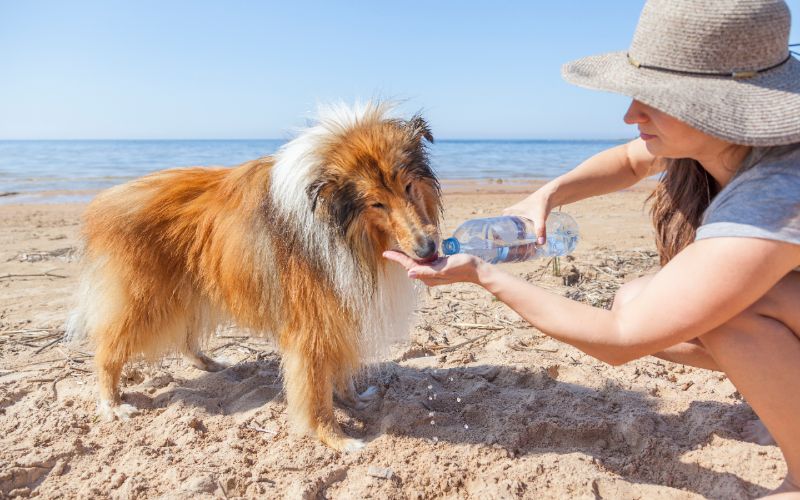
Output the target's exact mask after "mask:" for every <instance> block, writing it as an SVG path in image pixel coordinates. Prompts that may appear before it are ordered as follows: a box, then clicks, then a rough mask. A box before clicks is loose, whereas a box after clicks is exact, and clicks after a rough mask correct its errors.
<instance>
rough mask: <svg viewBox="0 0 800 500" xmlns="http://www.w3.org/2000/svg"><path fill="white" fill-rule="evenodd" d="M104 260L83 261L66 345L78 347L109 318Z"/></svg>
mask: <svg viewBox="0 0 800 500" xmlns="http://www.w3.org/2000/svg"><path fill="white" fill-rule="evenodd" d="M107 271H108V269H107V266H106V261H105V259H95V260H89V259H88V258H87V257H86V256H85V255H84V256H82V259H81V271H80V278H79V281H78V289H77V293H76V294H75V296H74V305H73V308H72V310H71V311H70V313H69V316H68V317H67V320H66V323H65V325H64V343H66V344H71V345H78V344H81V343H83V342H84V341H85V340H87V339H91V338H92V337H93V335H94V333H95V331H94V330H95V329H96V327H97V325H98V324H99V322H100V320H101V319H102V318H103V317H104V316H106V315H108V313H110V311H108V302H109V299H110V297H109V295H110V293H109V292H110V290H109V288H110V287H109V283H108V281H109V279H111V280H113V277H111V276H108V275H107Z"/></svg>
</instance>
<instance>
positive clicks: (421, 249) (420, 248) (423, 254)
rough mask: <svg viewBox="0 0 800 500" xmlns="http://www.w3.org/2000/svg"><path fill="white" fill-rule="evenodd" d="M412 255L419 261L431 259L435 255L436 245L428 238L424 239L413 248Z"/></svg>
mask: <svg viewBox="0 0 800 500" xmlns="http://www.w3.org/2000/svg"><path fill="white" fill-rule="evenodd" d="M414 253H415V254H417V257H419V258H420V259H428V258H430V257H433V255H434V254H435V253H436V243H435V242H434V241H433V240H432V239H430V238H425V239H424V240H422V241H421V242H419V243H418V244H417V246H416V247H415V248H414Z"/></svg>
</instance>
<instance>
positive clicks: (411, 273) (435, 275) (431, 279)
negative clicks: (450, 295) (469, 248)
mask: <svg viewBox="0 0 800 500" xmlns="http://www.w3.org/2000/svg"><path fill="white" fill-rule="evenodd" d="M383 256H384V257H385V258H386V259H388V260H391V261H394V262H397V263H398V264H400V265H401V266H403V267H405V268H406V271H408V277H409V278H413V279H418V280H420V281H422V282H423V283H425V284H426V285H428V286H437V285H449V284H450V283H463V282H466V283H478V282H479V276H478V270H479V267H480V266H481V265H484V264H486V263H485V262H484V261H482V260H481V259H479V258H478V257H475V256H473V255H468V254H463V253H461V254H456V255H451V256H448V257H440V258H438V259H436V260H434V261H433V262H428V263H424V264H422V263H419V262H417V261H415V260H414V259H412V258H411V257H409V256H408V255H406V254H404V253H400V252H396V251H394V250H390V251H387V252H383Z"/></svg>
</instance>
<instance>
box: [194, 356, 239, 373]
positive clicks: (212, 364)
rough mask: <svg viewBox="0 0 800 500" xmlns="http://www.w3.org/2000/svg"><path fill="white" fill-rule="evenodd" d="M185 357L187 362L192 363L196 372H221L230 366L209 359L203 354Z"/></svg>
mask: <svg viewBox="0 0 800 500" xmlns="http://www.w3.org/2000/svg"><path fill="white" fill-rule="evenodd" d="M187 357H188V358H189V361H190V362H191V363H192V366H194V367H195V368H197V369H198V370H203V371H206V372H221V371H222V370H224V369H226V368H228V367H230V364H228V363H226V362H224V361H221V360H216V359H213V358H209V357H208V356H206V355H205V354H203V353H198V354H196V355H189V356H187Z"/></svg>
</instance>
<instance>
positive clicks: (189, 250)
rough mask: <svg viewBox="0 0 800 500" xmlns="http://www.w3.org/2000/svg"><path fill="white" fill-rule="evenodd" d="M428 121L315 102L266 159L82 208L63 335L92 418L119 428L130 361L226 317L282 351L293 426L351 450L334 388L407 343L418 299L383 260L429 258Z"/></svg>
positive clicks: (210, 364)
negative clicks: (92, 395) (94, 377)
mask: <svg viewBox="0 0 800 500" xmlns="http://www.w3.org/2000/svg"><path fill="white" fill-rule="evenodd" d="M432 141H433V138H432V136H431V133H430V130H429V128H428V125H427V124H426V122H425V121H424V120H423V119H422V118H421V117H420V116H418V115H416V116H414V117H413V118H411V119H408V120H405V119H401V118H397V117H393V116H391V106H390V105H387V104H386V103H368V104H366V105H356V106H354V107H348V106H345V105H335V106H331V107H327V108H323V109H322V110H321V111H320V114H319V117H318V119H317V120H316V122H315V123H314V124H313V125H312V126H310V127H309V128H307V129H305V130H303V131H302V132H301V133H300V134H299V135H298V136H297V137H296V138H295V139H294V140H292V141H290V142H288V143H286V144H285V145H284V146H283V147H281V148H280V149H279V150H278V152H277V153H276V154H275V155H274V156H268V157H264V158H260V159H257V160H253V161H249V162H247V163H244V164H242V165H240V166H237V167H235V168H180V169H171V170H164V171H161V172H156V173H153V174H150V175H147V176H145V177H142V178H140V179H136V180H133V181H131V182H128V183H126V184H122V185H120V186H116V187H113V188H110V189H108V190H106V191H104V192H102V193H100V194H99V195H98V196H97V197H96V198H95V199H94V200H93V201H92V202H91V204H90V205H89V207H88V208H87V210H86V212H85V214H84V221H83V222H84V226H83V238H84V256H83V268H82V280H81V285H80V290H79V294H78V295H79V305H78V307H77V308H76V310H75V312H74V314H73V316H72V319H71V320H70V324H69V325H68V329H69V331H70V337H72V338H76V337H81V336H85V337H88V338H89V339H91V340H92V341H93V344H94V346H95V348H96V352H95V362H96V366H97V372H98V385H99V397H100V400H99V406H98V410H99V411H100V413H101V414H102V415H103V416H105V417H106V418H110V419H113V418H115V417H116V418H127V417H128V416H130V415H131V414H132V413H135V411H136V409H135V408H134V407H132V406H130V405H127V404H122V403H121V397H120V393H119V390H118V389H119V379H120V375H121V371H122V369H123V366H124V365H125V363H126V362H128V360H130V359H132V358H133V357H139V356H143V357H144V358H145V359H150V360H155V359H158V358H159V357H162V356H164V355H165V354H166V353H168V352H170V351H178V352H181V353H183V354H184V356H186V358H188V360H189V361H190V362H191V363H192V364H193V365H194V366H196V367H198V368H200V369H203V370H209V371H216V370H219V369H222V368H224V366H222V365H220V364H219V363H217V362H216V361H214V360H212V359H211V358H209V357H207V356H206V355H204V354H203V352H202V351H201V349H200V348H201V346H202V345H203V343H204V342H203V341H204V340H206V339H208V337H209V336H211V335H212V334H213V333H214V331H215V330H216V328H217V327H218V326H219V325H221V324H225V323H227V322H230V321H233V322H235V323H236V324H237V325H238V326H240V327H242V328H245V329H248V330H249V331H250V332H252V333H254V334H263V335H269V336H272V337H273V338H274V339H275V340H276V343H277V346H278V348H279V350H280V351H281V358H282V371H283V377H284V378H283V380H284V385H285V392H286V398H287V405H288V410H289V415H290V421H291V422H292V423H295V424H299V425H300V426H301V427H303V428H306V429H308V430H310V431H312V432H314V433H316V435H317V436H318V438H319V439H320V440H321V441H322V442H324V443H325V444H327V445H329V446H331V447H332V448H335V449H337V450H343V451H351V450H354V449H358V448H360V447H361V446H363V443H362V442H361V441H359V440H357V439H350V438H349V437H347V436H346V435H345V434H344V433H343V432H342V430H341V428H340V426H339V424H338V423H337V421H336V420H335V418H334V413H333V393H334V391H335V392H336V393H337V395H338V396H341V398H342V399H343V400H344V401H348V402H351V403H356V404H357V403H358V402H359V401H358V398H359V395H357V394H355V393H354V386H353V383H352V377H353V376H354V374H356V372H357V370H358V369H359V367H360V366H361V364H362V362H363V361H364V360H365V359H366V358H367V357H368V356H369V354H371V353H375V352H376V351H377V350H379V349H380V347H382V346H385V345H387V344H388V343H389V342H390V341H393V340H399V339H401V338H402V337H403V336H406V337H407V335H408V331H409V326H410V319H411V316H412V314H413V311H414V302H415V300H414V299H415V289H414V286H413V284H412V283H411V280H408V279H407V277H406V273H405V270H403V269H402V268H401V267H400V266H397V265H396V264H393V263H389V262H388V261H386V260H385V259H383V258H382V256H381V254H382V252H384V251H385V250H389V249H397V250H400V251H402V252H404V253H406V254H408V255H410V256H412V257H414V258H415V259H418V260H429V259H432V258H435V256H436V247H437V242H438V226H439V219H440V216H441V196H440V188H439V183H438V181H437V179H436V177H435V175H434V173H433V171H432V170H431V168H430V165H429V161H428V154H427V142H432Z"/></svg>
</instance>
